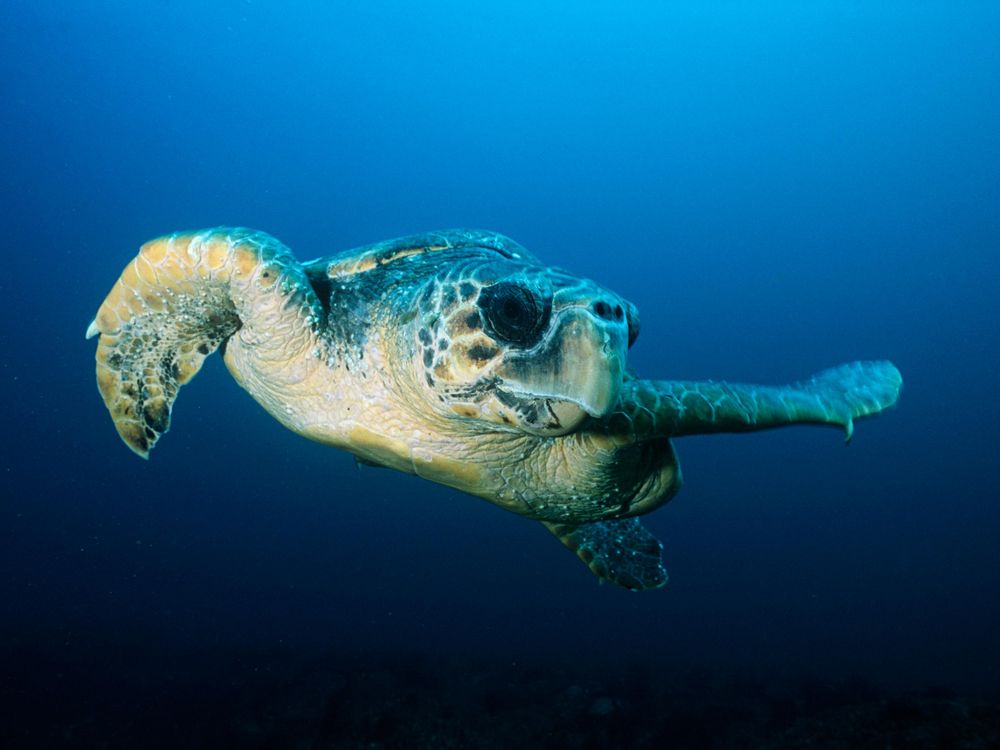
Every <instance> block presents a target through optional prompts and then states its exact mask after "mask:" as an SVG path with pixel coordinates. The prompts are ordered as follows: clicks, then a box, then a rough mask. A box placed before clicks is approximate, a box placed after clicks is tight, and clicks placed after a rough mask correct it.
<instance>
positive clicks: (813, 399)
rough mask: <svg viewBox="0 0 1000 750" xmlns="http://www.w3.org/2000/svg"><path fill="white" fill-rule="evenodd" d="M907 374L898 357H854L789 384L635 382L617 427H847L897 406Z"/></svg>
mask: <svg viewBox="0 0 1000 750" xmlns="http://www.w3.org/2000/svg"><path fill="white" fill-rule="evenodd" d="M902 387H903V377H902V375H900V373H899V370H897V369H896V367H895V366H894V365H893V364H892V363H891V362H886V361H877V362H852V363H850V364H845V365H840V366H839V367H834V368H831V369H829V370H824V371H823V372H821V373H819V374H817V375H815V376H813V377H812V378H810V379H809V380H805V381H802V382H799V383H794V384H792V385H786V386H765V385H745V384H741V383H726V382H716V381H711V380H710V381H704V382H689V381H664V380H629V381H627V382H625V383H624V385H623V386H622V395H621V401H620V405H621V406H620V409H619V410H618V411H616V413H614V414H612V415H611V416H610V417H608V418H607V419H606V424H607V426H608V428H609V429H610V431H612V432H614V433H616V434H626V435H630V436H633V437H635V438H636V439H640V440H642V439H647V438H650V437H655V436H663V437H681V436H683V435H700V434H705V433H713V432H750V431H753V430H766V429H769V428H772V427H782V426H786V425H793V424H820V425H833V426H837V427H841V428H842V429H843V430H844V431H845V433H846V435H847V440H848V441H850V439H851V437H852V436H853V434H854V421H855V420H857V419H861V418H862V417H869V416H872V415H875V414H878V413H879V412H881V411H884V410H885V409H888V408H890V407H892V406H894V405H895V404H896V401H897V400H898V398H899V392H900V390H901V389H902Z"/></svg>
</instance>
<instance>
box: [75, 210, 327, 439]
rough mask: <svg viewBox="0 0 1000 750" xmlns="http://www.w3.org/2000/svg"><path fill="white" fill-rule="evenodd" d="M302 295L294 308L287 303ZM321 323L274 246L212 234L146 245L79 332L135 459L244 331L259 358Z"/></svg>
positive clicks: (295, 267) (255, 236)
mask: <svg viewBox="0 0 1000 750" xmlns="http://www.w3.org/2000/svg"><path fill="white" fill-rule="evenodd" d="M293 295H300V296H299V299H298V303H299V304H289V303H290V302H291V300H290V299H289V298H290V297H292V296H293ZM320 314H321V310H320V305H319V301H318V300H317V299H316V296H315V294H314V293H313V291H312V289H311V287H310V286H309V284H308V280H307V279H306V277H305V274H304V273H303V271H302V269H301V267H300V266H299V264H298V263H297V262H296V261H295V259H294V258H293V257H292V255H291V252H290V251H289V250H288V249H287V248H286V247H285V246H284V245H282V244H281V243H280V242H278V241H277V240H276V239H274V238H273V237H271V236H269V235H267V234H264V233H262V232H254V231H252V230H247V229H221V228H220V229H212V230H207V231H202V232H188V233H180V234H174V235H170V236H167V237H161V238H159V239H155V240H152V241H150V242H147V243H146V244H145V245H143V246H142V248H141V249H140V250H139V254H138V255H137V256H136V258H135V259H134V260H132V262H131V263H129V264H128V266H126V267H125V270H124V271H123V272H122V275H121V277H120V278H119V279H118V281H117V283H116V284H115V285H114V287H113V288H112V290H111V292H110V293H109V294H108V296H107V298H106V299H105V300H104V302H103V304H102V305H101V307H100V309H99V310H98V313H97V317H96V318H95V319H94V321H93V322H92V323H91V324H90V327H89V328H88V329H87V338H91V337H93V336H97V335H100V339H99V341H98V345H97V385H98V388H99V389H100V391H101V395H102V396H103V398H104V403H105V405H106V406H107V407H108V411H110V412H111V418H112V419H113V420H114V423H115V427H116V428H117V430H118V434H119V435H121V437H122V439H123V440H124V441H125V443H126V444H127V445H128V446H129V447H130V448H131V449H132V450H133V451H135V452H136V453H137V454H139V455H140V456H142V457H143V458H147V457H148V456H149V451H150V449H151V448H152V447H153V446H154V445H155V444H156V441H157V440H158V439H159V437H160V435H162V434H163V433H165V432H166V431H167V429H169V427H170V411H171V407H172V405H173V403H174V399H175V398H176V397H177V391H178V389H179V388H180V387H181V386H182V385H184V384H185V383H187V382H188V381H189V380H191V378H193V377H194V376H195V375H196V374H197V373H198V371H199V370H200V369H201V366H202V363H203V362H204V361H205V357H207V356H208V355H209V354H211V353H212V352H214V351H215V350H216V349H218V347H219V345H220V344H222V343H223V342H224V341H226V340H227V339H228V338H229V337H230V336H232V335H233V334H234V333H235V332H236V331H238V330H240V329H243V330H244V332H245V334H246V335H247V336H249V337H252V338H253V339H254V344H255V345H257V346H259V347H260V348H261V350H262V351H264V352H266V350H267V349H268V344H269V342H271V343H270V345H271V347H275V346H277V345H279V340H280V345H281V346H287V339H286V338H283V337H287V336H288V335H289V334H290V330H289V329H290V327H293V326H295V327H298V328H303V327H305V328H308V327H309V326H312V325H314V322H315V321H316V320H318V318H319V315H320Z"/></svg>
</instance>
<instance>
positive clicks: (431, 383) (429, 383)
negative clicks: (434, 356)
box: [424, 372, 434, 388]
mask: <svg viewBox="0 0 1000 750" xmlns="http://www.w3.org/2000/svg"><path fill="white" fill-rule="evenodd" d="M424 378H426V379H427V385H429V386H430V387H431V388H433V387H434V378H432V377H431V374H430V373H429V372H425V373H424Z"/></svg>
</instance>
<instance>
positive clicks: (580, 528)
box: [545, 518, 667, 591]
mask: <svg viewBox="0 0 1000 750" xmlns="http://www.w3.org/2000/svg"><path fill="white" fill-rule="evenodd" d="M545 527H546V528H547V529H548V530H549V531H551V532H552V533H553V534H555V535H556V536H557V537H558V538H559V541H560V542H562V543H563V544H565V545H566V546H567V547H569V549H571V550H572V551H573V552H575V553H576V554H577V556H578V557H579V558H580V559H581V560H583V561H584V562H585V563H587V567H589V568H590V570H591V571H592V572H593V573H594V575H596V576H597V577H598V578H600V579H601V580H604V581H611V582H612V583H615V584H617V585H619V586H622V587H623V588H627V589H631V590H632V591H642V590H643V589H657V588H660V587H661V586H663V585H664V584H666V582H667V571H666V569H665V568H664V567H663V564H662V562H661V557H662V553H663V545H662V544H660V541H659V540H658V539H657V538H656V537H655V536H653V535H652V534H651V533H650V532H649V530H648V529H647V528H646V527H645V526H643V525H642V522H641V521H640V520H639V519H638V518H623V519H619V520H614V521H595V522H593V523H584V524H578V525H574V524H569V523H545Z"/></svg>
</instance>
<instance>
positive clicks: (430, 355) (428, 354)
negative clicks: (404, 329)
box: [424, 349, 434, 367]
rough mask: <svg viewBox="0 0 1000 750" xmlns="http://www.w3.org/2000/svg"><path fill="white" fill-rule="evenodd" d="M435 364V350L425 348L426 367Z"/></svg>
mask: <svg viewBox="0 0 1000 750" xmlns="http://www.w3.org/2000/svg"><path fill="white" fill-rule="evenodd" d="M432 364H434V350H433V349H424V367H430V366H431V365H432Z"/></svg>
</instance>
